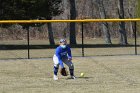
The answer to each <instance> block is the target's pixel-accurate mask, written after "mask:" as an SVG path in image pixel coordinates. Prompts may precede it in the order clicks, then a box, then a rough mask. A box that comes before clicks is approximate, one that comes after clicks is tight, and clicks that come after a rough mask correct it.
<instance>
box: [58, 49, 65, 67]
mask: <svg viewBox="0 0 140 93" xmlns="http://www.w3.org/2000/svg"><path fill="white" fill-rule="evenodd" d="M60 52H61V51H60V49H59V48H57V49H56V56H57V57H58V61H59V64H60V66H61V68H64V64H63V62H62V59H61V55H60Z"/></svg>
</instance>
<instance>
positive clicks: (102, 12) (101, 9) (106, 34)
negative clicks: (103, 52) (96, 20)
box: [97, 0, 112, 44]
mask: <svg viewBox="0 0 140 93" xmlns="http://www.w3.org/2000/svg"><path fill="white" fill-rule="evenodd" d="M97 3H98V6H99V12H100V17H101V18H102V19H106V11H105V7H104V4H103V0H98V1H97ZM102 31H103V33H104V39H105V42H106V43H107V44H112V42H111V37H110V33H109V27H108V23H107V22H104V23H102Z"/></svg>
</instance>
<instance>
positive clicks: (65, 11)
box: [0, 0, 140, 45]
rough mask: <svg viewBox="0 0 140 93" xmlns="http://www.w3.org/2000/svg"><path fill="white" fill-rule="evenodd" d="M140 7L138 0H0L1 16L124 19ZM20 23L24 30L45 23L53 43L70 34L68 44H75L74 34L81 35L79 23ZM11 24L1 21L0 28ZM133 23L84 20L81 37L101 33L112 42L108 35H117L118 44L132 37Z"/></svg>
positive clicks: (134, 15) (1, 17)
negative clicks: (88, 21) (90, 21)
mask: <svg viewBox="0 0 140 93" xmlns="http://www.w3.org/2000/svg"><path fill="white" fill-rule="evenodd" d="M139 9H140V1H139V0H0V20H23V19H26V20H31V19H38V20H40V19H42V20H43V19H47V20H52V19H62V20H63V19H72V20H75V19H97V18H103V19H106V18H120V19H124V18H136V17H139V16H140V12H139ZM20 25H21V27H22V28H23V29H27V30H29V28H42V27H46V28H47V29H43V30H44V31H47V33H48V39H49V42H50V44H55V41H54V38H59V37H64V38H68V37H69V40H70V44H76V43H77V41H76V37H80V35H81V25H80V24H79V23H47V24H28V25H26V24H20ZM138 25H139V24H138ZM11 26H13V24H9V25H6V24H1V28H9V27H11ZM14 27H17V26H14ZM18 27H19V26H18ZM135 27H136V26H135V24H134V23H133V22H129V23H125V22H117V23H116V22H112V23H108V22H102V23H84V37H90V38H97V37H103V38H104V40H105V42H106V43H107V44H112V42H111V38H114V37H117V38H119V42H120V44H123V45H126V44H128V41H127V38H128V37H131V38H133V37H134V30H135V29H136V28H135ZM1 33H2V32H1Z"/></svg>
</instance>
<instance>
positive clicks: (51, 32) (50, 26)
mask: <svg viewBox="0 0 140 93" xmlns="http://www.w3.org/2000/svg"><path fill="white" fill-rule="evenodd" d="M47 27H48V37H49V42H50V45H54V44H55V42H54V37H53V31H52V24H51V23H47Z"/></svg>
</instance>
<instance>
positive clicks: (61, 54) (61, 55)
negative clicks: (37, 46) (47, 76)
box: [53, 39, 75, 80]
mask: <svg viewBox="0 0 140 93" xmlns="http://www.w3.org/2000/svg"><path fill="white" fill-rule="evenodd" d="M59 44H60V45H59V46H58V47H57V48H56V51H55V54H54V56H53V62H54V77H53V79H54V80H58V77H57V73H58V69H59V65H60V67H61V69H63V68H64V64H63V63H65V64H66V65H67V66H68V67H69V72H70V76H71V79H75V76H74V65H73V63H72V55H71V49H70V47H69V46H67V41H66V40H65V39H60V41H59Z"/></svg>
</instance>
